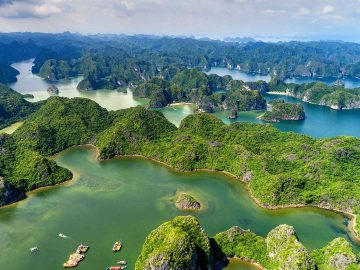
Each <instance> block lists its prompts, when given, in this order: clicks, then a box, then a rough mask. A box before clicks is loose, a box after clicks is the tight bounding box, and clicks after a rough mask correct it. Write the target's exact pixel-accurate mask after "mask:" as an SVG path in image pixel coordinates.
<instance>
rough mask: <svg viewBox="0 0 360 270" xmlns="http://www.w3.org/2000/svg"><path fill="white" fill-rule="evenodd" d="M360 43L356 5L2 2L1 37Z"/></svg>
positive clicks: (296, 0) (354, 1) (293, 0)
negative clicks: (163, 37) (31, 34)
mask: <svg viewBox="0 0 360 270" xmlns="http://www.w3.org/2000/svg"><path fill="white" fill-rule="evenodd" d="M23 31H31V32H64V31H71V32H78V33H82V34H95V33H112V34H157V35H193V36H196V37H210V38H218V39H221V38H224V37H244V36H249V37H255V38H260V37H261V38H262V39H266V38H267V37H271V38H280V39H286V38H290V39H293V38H295V39H300V38H310V39H343V40H352V41H360V0H211V1H210V0H0V32H23Z"/></svg>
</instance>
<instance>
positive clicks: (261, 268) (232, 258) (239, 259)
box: [228, 256, 265, 270]
mask: <svg viewBox="0 0 360 270" xmlns="http://www.w3.org/2000/svg"><path fill="white" fill-rule="evenodd" d="M228 260H229V265H230V264H231V261H239V262H246V263H248V264H251V265H252V266H254V267H255V268H257V269H259V270H265V268H264V267H263V266H262V265H261V264H259V263H257V262H255V261H252V260H250V261H248V260H246V259H244V258H239V257H236V256H234V257H228Z"/></svg>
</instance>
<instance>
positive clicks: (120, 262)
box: [117, 260, 127, 265]
mask: <svg viewBox="0 0 360 270" xmlns="http://www.w3.org/2000/svg"><path fill="white" fill-rule="evenodd" d="M117 264H122V265H125V264H127V261H124V260H122V261H118V262H117Z"/></svg>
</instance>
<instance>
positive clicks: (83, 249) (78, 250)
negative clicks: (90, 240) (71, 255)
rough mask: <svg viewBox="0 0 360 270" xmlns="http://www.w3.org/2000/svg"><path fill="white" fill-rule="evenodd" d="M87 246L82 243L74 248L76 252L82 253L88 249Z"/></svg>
mask: <svg viewBox="0 0 360 270" xmlns="http://www.w3.org/2000/svg"><path fill="white" fill-rule="evenodd" d="M89 248H90V247H89V246H87V245H83V244H82V243H81V244H80V245H79V246H78V248H77V249H76V253H78V254H84V253H86V252H87V251H88V250H89Z"/></svg>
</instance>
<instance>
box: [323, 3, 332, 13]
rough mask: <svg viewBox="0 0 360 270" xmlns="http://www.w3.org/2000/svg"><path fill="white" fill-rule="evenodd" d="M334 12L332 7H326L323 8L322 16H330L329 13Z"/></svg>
mask: <svg viewBox="0 0 360 270" xmlns="http://www.w3.org/2000/svg"><path fill="white" fill-rule="evenodd" d="M334 11H335V8H334V6H331V5H328V6H325V7H324V8H323V10H322V13H323V14H331V13H334Z"/></svg>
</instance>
